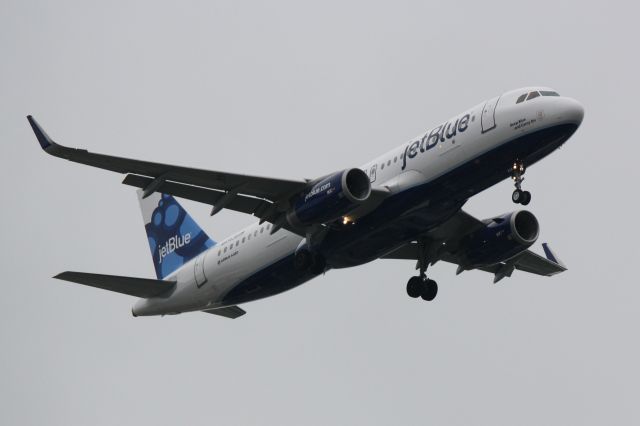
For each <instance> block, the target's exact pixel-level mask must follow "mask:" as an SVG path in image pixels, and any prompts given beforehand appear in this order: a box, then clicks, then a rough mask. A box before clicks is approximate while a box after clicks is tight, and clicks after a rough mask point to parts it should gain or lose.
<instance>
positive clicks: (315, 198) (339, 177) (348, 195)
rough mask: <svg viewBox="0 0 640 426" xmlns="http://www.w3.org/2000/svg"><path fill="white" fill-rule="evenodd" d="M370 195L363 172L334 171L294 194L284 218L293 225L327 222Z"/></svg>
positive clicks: (365, 175) (357, 170)
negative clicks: (296, 195)
mask: <svg viewBox="0 0 640 426" xmlns="http://www.w3.org/2000/svg"><path fill="white" fill-rule="evenodd" d="M370 195H371V182H370V181H369V176H367V174H366V173H365V172H363V171H362V170H360V169H346V170H343V171H340V172H336V173H333V174H330V175H328V176H325V177H322V178H320V179H318V180H317V181H316V182H313V183H312V185H311V186H310V188H309V189H307V190H305V191H304V192H302V193H301V194H300V195H299V196H298V197H296V199H295V200H294V201H293V207H292V208H291V210H289V212H288V213H287V220H288V222H289V223H290V224H291V225H293V226H295V227H305V226H308V225H313V224H323V223H330V222H333V221H335V220H338V219H339V218H341V217H342V216H345V215H347V214H348V213H349V212H351V211H353V210H354V209H356V208H357V207H359V206H361V205H362V204H364V203H365V202H366V201H367V200H368V199H369V196H370Z"/></svg>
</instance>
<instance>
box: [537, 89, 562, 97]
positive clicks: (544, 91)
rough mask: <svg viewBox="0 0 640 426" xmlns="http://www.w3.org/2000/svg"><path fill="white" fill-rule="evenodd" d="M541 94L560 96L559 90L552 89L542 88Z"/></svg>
mask: <svg viewBox="0 0 640 426" xmlns="http://www.w3.org/2000/svg"><path fill="white" fill-rule="evenodd" d="M540 94H541V95H542V96H560V94H559V93H558V92H553V91H551V90H541V91H540Z"/></svg>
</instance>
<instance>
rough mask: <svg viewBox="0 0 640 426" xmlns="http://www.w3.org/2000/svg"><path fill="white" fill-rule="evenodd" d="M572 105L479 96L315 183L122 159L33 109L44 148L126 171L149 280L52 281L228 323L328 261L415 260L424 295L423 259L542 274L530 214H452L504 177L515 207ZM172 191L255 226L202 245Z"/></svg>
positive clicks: (535, 95)
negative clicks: (50, 128) (56, 137)
mask: <svg viewBox="0 0 640 426" xmlns="http://www.w3.org/2000/svg"><path fill="white" fill-rule="evenodd" d="M583 115H584V110H583V107H582V106H581V105H580V103H578V102H577V101H575V100H574V99H571V98H567V97H564V96H560V95H559V94H558V93H557V92H555V91H554V90H552V89H549V88H543V87H526V88H522V89H518V90H514V91H511V92H507V93H504V94H503V95H501V96H497V97H495V98H492V99H489V100H488V101H485V102H482V103H480V104H478V105H476V106H474V107H473V108H470V109H468V110H466V111H464V112H462V113H461V114H458V115H456V116H455V117H453V118H451V119H450V120H447V121H446V122H444V123H441V124H439V125H437V126H435V127H433V128H432V129H430V130H428V131H427V132H425V133H424V134H421V135H419V136H418V137H416V138H415V139H412V140H410V141H409V142H407V143H405V144H402V145H401V146H399V147H397V148H394V149H392V150H391V151H389V152H387V153H386V154H383V155H381V156H380V157H378V158H376V159H375V160H373V161H370V162H368V163H366V164H364V165H362V166H360V167H355V168H352V169H347V170H340V171H337V172H334V173H330V174H328V175H326V176H322V177H319V178H317V179H313V180H282V179H271V178H262V177H255V176H245V175H240V174H232V173H224V172H218V171H209V170H200V169H192V168H187V167H180V166H172V165H168V164H159V163H152V162H147V161H138V160H131V159H127V158H120V157H113V156H108V155H102V154H94V153H91V152H88V151H86V150H83V149H75V148H68V147H65V146H62V145H59V144H57V143H55V142H54V141H53V140H52V139H51V138H50V137H49V136H48V135H47V134H46V133H45V132H44V130H43V129H42V128H41V127H40V126H39V125H38V123H37V122H36V121H35V120H34V119H33V118H32V117H31V116H29V117H28V120H29V123H30V124H31V127H32V128H33V131H34V132H35V134H36V136H37V138H38V141H39V142H40V145H41V147H42V149H44V150H45V152H47V153H48V154H51V155H54V156H56V157H60V158H64V159H67V160H70V161H74V162H77V163H82V164H87V165H90V166H94V167H99V168H102V169H107V170H111V171H114V172H118V173H123V174H126V177H125V179H124V181H123V183H125V184H127V185H131V186H134V187H137V188H139V190H138V198H139V200H140V206H141V209H142V217H143V219H144V226H145V229H146V232H147V237H148V240H149V247H150V248H151V256H152V258H153V265H154V267H155V271H156V277H157V279H147V278H132V277H123V276H115V275H102V274H90V273H83V272H63V273H61V274H59V275H57V276H56V277H55V278H59V279H62V280H67V281H71V282H75V283H80V284H85V285H89V286H93V287H98V288H102V289H106V290H111V291H116V292H120V293H124V294H129V295H132V296H137V297H139V298H141V299H140V300H139V301H138V302H137V303H136V304H135V305H134V307H133V309H132V312H133V315H134V316H142V315H166V314H179V313H182V312H191V311H202V312H207V313H211V314H216V315H221V316H224V317H228V318H236V317H239V316H241V315H243V314H244V313H245V311H244V310H243V309H241V308H240V307H238V305H240V304H243V303H247V302H250V301H252V300H256V299H261V298H265V297H268V296H273V295H275V294H278V293H281V292H283V291H285V290H289V289H291V288H293V287H296V286H298V285H300V284H302V283H304V282H306V281H309V280H310V279H312V278H314V277H316V276H317V275H319V274H323V273H326V272H327V271H329V270H331V269H340V268H348V267H352V266H358V265H362V264H365V263H368V262H371V261H372V260H376V259H407V260H412V261H414V262H415V264H416V265H417V266H416V269H418V270H419V273H418V275H417V276H414V277H412V278H410V279H409V282H408V283H407V285H406V291H407V293H408V295H409V296H411V297H413V298H418V297H421V298H422V299H424V300H433V299H434V298H435V297H436V294H437V292H438V285H437V284H436V282H435V281H433V280H431V279H429V278H427V267H428V266H431V265H433V264H435V263H436V262H438V261H445V262H450V263H454V264H456V265H458V269H457V273H461V272H463V271H465V270H471V269H480V270H483V271H486V272H489V273H491V274H493V276H494V278H493V280H494V282H497V281H499V280H501V279H503V278H504V277H510V276H511V275H512V274H513V272H514V271H515V270H519V271H524V272H529V273H533V274H537V275H543V276H551V275H554V274H557V273H560V272H562V271H565V270H566V268H565V266H564V265H563V264H562V262H560V260H558V258H557V257H556V256H555V255H554V254H553V252H552V251H551V249H550V248H549V247H548V246H547V245H546V244H543V249H544V253H545V256H544V257H543V256H539V255H537V254H535V253H534V252H532V251H530V250H529V247H531V246H532V245H533V244H534V243H535V242H536V240H537V238H538V233H539V226H538V221H537V219H536V217H535V216H534V215H533V214H532V213H530V212H528V211H526V210H517V211H514V212H512V213H507V214H503V215H500V216H496V217H492V218H489V219H486V220H478V219H476V218H474V217H472V216H470V215H469V214H467V213H465V212H464V211H462V210H461V208H462V206H463V205H464V203H465V202H466V201H467V200H468V199H469V198H470V197H472V196H473V195H475V194H477V193H479V192H481V191H483V190H485V189H487V188H489V187H490V186H492V185H495V184H496V183H498V182H500V181H502V180H504V179H507V178H509V177H511V178H512V179H513V181H514V184H515V190H514V191H513V194H512V197H511V198H512V200H513V202H514V203H517V204H522V205H527V204H529V202H530V201H531V194H530V193H529V192H528V191H524V190H523V189H522V183H523V179H524V178H523V175H524V173H525V170H526V168H527V167H529V166H531V165H533V164H534V163H536V162H537V161H539V160H541V159H543V158H544V157H546V156H547V155H549V154H551V153H552V152H553V151H554V150H556V149H558V148H559V147H560V146H561V145H562V144H564V143H565V142H566V141H567V140H568V139H569V138H570V137H571V135H573V133H574V132H575V131H576V130H577V129H578V127H579V126H580V124H581V122H582V118H583ZM174 196H175V197H180V198H186V199H189V200H195V201H198V202H201V203H205V204H210V205H211V206H213V208H212V211H211V214H212V215H214V214H216V213H217V212H219V211H221V210H222V209H231V210H235V211H239V212H242V213H246V214H250V215H254V216H256V217H257V218H258V219H259V222H257V223H255V224H253V225H251V226H249V227H247V228H245V229H241V230H239V231H238V232H236V233H234V234H232V235H231V236H229V237H227V238H226V239H223V240H221V241H214V240H213V239H211V238H210V237H209V236H208V235H207V234H206V233H205V232H204V231H203V230H202V228H200V227H199V226H198V225H197V224H196V223H195V222H194V220H193V219H192V218H191V216H189V214H188V213H187V212H186V211H185V210H184V209H183V208H182V207H181V206H180V204H178V202H177V201H176V200H175V198H174Z"/></svg>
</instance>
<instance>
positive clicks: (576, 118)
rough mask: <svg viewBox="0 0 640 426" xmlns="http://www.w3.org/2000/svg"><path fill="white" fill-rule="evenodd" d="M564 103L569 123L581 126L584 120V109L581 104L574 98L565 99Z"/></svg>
mask: <svg viewBox="0 0 640 426" xmlns="http://www.w3.org/2000/svg"><path fill="white" fill-rule="evenodd" d="M563 101H564V103H565V105H564V106H563V107H564V108H563V109H564V110H565V114H566V116H567V121H569V122H571V123H574V124H576V125H578V126H579V125H580V123H582V119H583V118H584V107H583V106H582V104H581V103H580V102H578V101H576V100H575V99H572V98H565V99H564V100H563Z"/></svg>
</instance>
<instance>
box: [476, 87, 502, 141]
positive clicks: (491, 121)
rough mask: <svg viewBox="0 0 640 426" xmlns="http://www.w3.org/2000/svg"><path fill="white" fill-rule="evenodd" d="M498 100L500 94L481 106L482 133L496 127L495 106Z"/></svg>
mask: <svg viewBox="0 0 640 426" xmlns="http://www.w3.org/2000/svg"><path fill="white" fill-rule="evenodd" d="M498 100H500V96H498V97H496V98H493V99H490V100H488V101H487V103H485V104H484V107H483V108H482V117H480V123H481V125H482V133H486V132H488V131H489V130H492V129H495V128H496V106H497V105H498Z"/></svg>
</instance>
